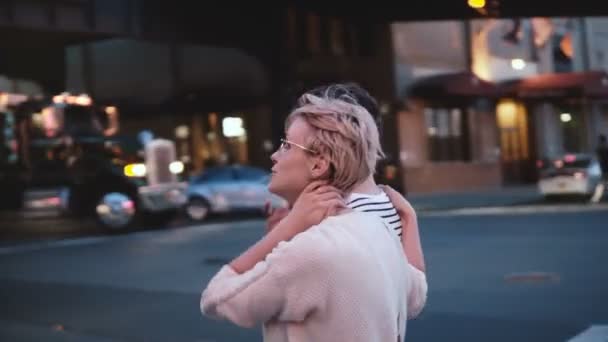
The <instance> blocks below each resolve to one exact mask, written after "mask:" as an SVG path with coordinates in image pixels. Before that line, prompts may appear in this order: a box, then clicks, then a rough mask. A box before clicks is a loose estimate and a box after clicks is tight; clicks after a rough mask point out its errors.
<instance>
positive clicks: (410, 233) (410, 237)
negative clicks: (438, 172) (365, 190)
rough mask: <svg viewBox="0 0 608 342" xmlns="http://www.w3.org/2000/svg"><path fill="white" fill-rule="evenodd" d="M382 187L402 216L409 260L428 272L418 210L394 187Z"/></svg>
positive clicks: (413, 264)
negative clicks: (419, 228)
mask: <svg viewBox="0 0 608 342" xmlns="http://www.w3.org/2000/svg"><path fill="white" fill-rule="evenodd" d="M381 188H382V190H384V192H385V193H386V195H387V196H388V198H389V199H390V200H391V203H393V205H394V206H395V209H397V213H398V214H399V217H400V218H401V225H402V226H403V234H402V235H401V245H402V246H403V251H404V253H405V255H406V256H407V260H408V261H409V263H410V264H411V265H412V266H414V267H416V268H417V269H419V270H420V271H422V272H426V266H425V263H424V254H423V252H422V244H421V242H420V232H419V230H418V217H417V216H416V211H415V210H414V208H413V207H412V205H411V204H410V203H409V202H408V201H407V200H406V199H405V198H404V197H403V196H402V195H401V194H400V193H398V192H397V191H395V190H394V189H393V188H391V187H389V186H387V185H381Z"/></svg>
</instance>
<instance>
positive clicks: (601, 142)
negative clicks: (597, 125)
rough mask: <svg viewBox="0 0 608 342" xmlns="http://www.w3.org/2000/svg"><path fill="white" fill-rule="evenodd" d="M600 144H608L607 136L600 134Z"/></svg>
mask: <svg viewBox="0 0 608 342" xmlns="http://www.w3.org/2000/svg"><path fill="white" fill-rule="evenodd" d="M598 139H599V141H600V144H605V143H606V136H605V135H604V134H600V136H599V137H598Z"/></svg>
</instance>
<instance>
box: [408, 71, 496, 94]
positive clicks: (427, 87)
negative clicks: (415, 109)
mask: <svg viewBox="0 0 608 342" xmlns="http://www.w3.org/2000/svg"><path fill="white" fill-rule="evenodd" d="M497 95H499V88H498V87H496V85H494V84H493V83H491V82H488V81H484V80H482V79H480V78H479V77H477V76H476V75H475V74H473V73H471V72H458V73H450V74H441V75H434V76H428V77H423V78H419V79H417V80H416V81H414V82H413V83H412V84H411V85H410V86H409V87H408V96H410V97H415V98H422V99H427V100H442V99H446V98H478V97H486V98H493V97H496V96H497Z"/></svg>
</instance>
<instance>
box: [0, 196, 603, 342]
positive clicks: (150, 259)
mask: <svg viewBox="0 0 608 342" xmlns="http://www.w3.org/2000/svg"><path fill="white" fill-rule="evenodd" d="M553 207H554V209H553V210H552V211H546V210H545V211H543V210H537V211H534V210H528V211H526V210H519V211H518V210H513V208H503V210H502V211H495V212H489V213H488V212H485V213H483V212H482V213H480V212H475V211H474V209H469V211H464V212H462V211H461V212H452V213H449V212H446V213H444V214H443V215H437V213H435V214H433V213H431V212H429V213H425V212H421V213H420V217H419V220H420V229H421V236H422V241H423V246H424V250H425V256H426V262H427V268H428V281H429V286H430V291H429V300H428V303H427V307H426V309H425V311H424V312H423V314H422V315H421V316H420V317H419V318H418V319H416V320H412V321H410V322H409V323H408V328H407V329H408V330H407V335H406V340H407V341H569V340H571V339H572V341H574V338H575V336H579V337H578V339H577V340H576V342H593V341H605V340H606V339H607V338H608V336H606V329H605V328H604V327H605V326H606V325H608V307H607V306H606V305H605V303H608V287H607V286H606V284H608V268H606V266H605V262H606V260H608V249H607V248H606V247H605V246H606V245H607V243H608V224H606V222H608V209H607V208H606V207H605V206H604V207H602V206H600V207H595V210H586V208H588V207H587V206H584V205H578V208H579V209H580V210H576V208H577V205H569V207H570V210H559V207H557V209H555V206H553ZM262 234H263V221H262V220H260V219H243V220H239V221H234V222H225V221H224V222H222V221H218V222H215V223H210V224H204V225H198V226H175V227H170V228H168V229H164V230H154V231H144V232H137V233H133V234H125V235H118V236H107V235H103V234H90V235H88V236H85V237H78V238H74V239H62V240H45V241H37V242H36V241H34V242H32V241H29V242H27V243H21V244H20V243H17V244H10V245H4V246H2V247H0V303H2V305H0V341H85V342H86V341H91V342H96V341H260V340H261V334H260V330H259V329H241V328H238V327H235V326H233V325H231V324H229V323H226V322H219V321H215V320H211V319H208V318H206V317H203V316H202V315H201V314H200V311H199V298H200V292H201V290H202V289H203V288H204V286H205V284H206V283H207V282H208V281H209V279H210V278H211V276H212V275H213V274H214V273H215V272H216V271H217V270H218V269H219V267H221V265H222V264H223V263H225V262H228V261H229V260H230V259H231V258H232V257H233V256H235V255H237V254H238V253H239V252H240V251H242V250H244V249H245V248H246V247H247V246H249V245H250V244H251V243H252V242H254V241H256V240H257V239H258V238H259V237H260V236H261V235H262ZM591 327H593V328H591ZM587 332H589V333H591V334H587ZM593 334H595V335H593ZM583 335H584V336H583ZM592 335H593V336H596V337H585V336H592ZM598 336H599V337H598ZM336 341H339V337H337V339H336Z"/></svg>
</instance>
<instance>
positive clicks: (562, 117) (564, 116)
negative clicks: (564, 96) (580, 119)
mask: <svg viewBox="0 0 608 342" xmlns="http://www.w3.org/2000/svg"><path fill="white" fill-rule="evenodd" d="M559 119H560V120H561V122H570V121H572V115H570V113H561V114H560V115H559Z"/></svg>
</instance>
